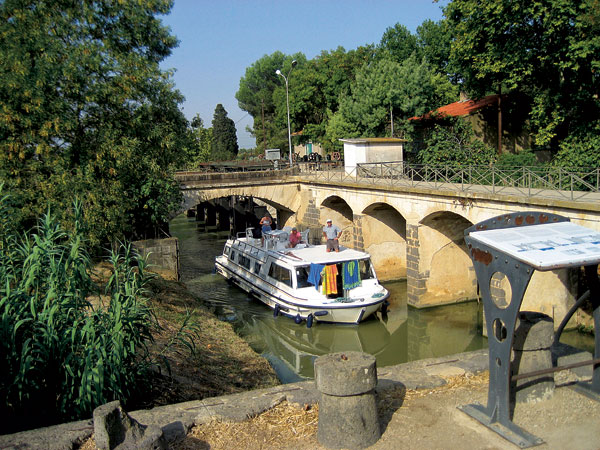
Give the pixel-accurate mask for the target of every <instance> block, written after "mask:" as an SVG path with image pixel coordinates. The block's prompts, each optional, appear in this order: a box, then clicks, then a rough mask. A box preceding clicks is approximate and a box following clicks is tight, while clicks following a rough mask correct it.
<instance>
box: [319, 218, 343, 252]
mask: <svg viewBox="0 0 600 450" xmlns="http://www.w3.org/2000/svg"><path fill="white" fill-rule="evenodd" d="M341 235H342V230H341V229H340V228H339V227H338V226H337V225H333V222H332V221H331V219H327V225H325V226H324V227H323V237H324V238H326V239H327V252H330V251H331V250H334V251H336V252H339V251H340V246H339V242H338V240H339V238H340V236H341Z"/></svg>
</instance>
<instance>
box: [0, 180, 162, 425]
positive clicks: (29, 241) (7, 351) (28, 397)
mask: <svg viewBox="0 0 600 450" xmlns="http://www.w3.org/2000/svg"><path fill="white" fill-rule="evenodd" d="M74 214H75V218H76V220H75V229H74V230H72V231H70V232H69V233H67V232H65V230H63V229H62V228H61V226H60V224H59V223H58V222H57V221H56V220H55V218H54V217H53V216H52V214H51V213H50V212H48V213H47V214H46V215H45V216H44V217H43V218H42V219H41V220H40V221H39V224H38V226H37V227H36V229H35V230H33V231H32V232H31V233H27V234H19V233H17V232H16V231H15V230H14V229H13V228H12V226H11V209H10V199H9V197H8V196H2V186H1V185H0V366H1V368H2V369H1V370H0V416H2V417H9V416H11V415H12V416H14V417H22V416H24V415H30V414H32V413H33V412H35V413H36V414H39V415H40V416H41V415H50V416H51V417H54V418H55V419H56V421H60V420H67V419H75V418H81V417H89V416H90V414H91V412H92V410H93V409H94V408H95V407H96V406H98V405H101V404H103V403H106V402H108V401H112V400H115V399H121V400H124V401H126V399H128V398H130V397H131V395H132V394H133V392H134V390H135V388H136V386H138V385H139V384H140V382H141V380H143V379H144V376H145V375H146V374H147V373H148V369H149V367H150V366H151V364H152V361H151V360H150V358H149V353H148V346H147V344H148V343H149V342H151V340H152V335H151V331H152V327H153V326H154V325H155V324H156V323H157V322H156V319H155V318H154V316H153V314H152V311H151V309H150V307H149V306H148V304H147V300H146V297H145V285H146V283H147V282H148V280H149V274H148V272H147V271H146V269H147V264H146V261H145V260H144V259H143V258H141V257H139V256H138V255H137V254H135V253H134V252H133V251H132V249H131V246H130V245H128V244H121V245H120V247H119V248H118V249H116V250H114V251H112V252H111V254H110V257H109V259H110V262H111V263H112V268H113V273H112V276H111V277H110V280H109V282H108V283H107V287H106V294H107V296H109V298H110V300H109V302H108V305H105V306H100V307H96V308H94V307H92V305H91V304H90V303H89V302H88V301H87V298H89V296H90V295H91V294H92V293H93V292H94V284H93V283H92V281H91V278H90V275H89V274H90V266H91V260H90V257H89V255H88V253H87V251H86V246H85V238H84V230H83V225H82V223H83V222H82V220H81V217H82V211H81V206H80V205H79V204H77V203H76V204H75V208H74ZM1 432H2V430H1V426H0V433H1Z"/></svg>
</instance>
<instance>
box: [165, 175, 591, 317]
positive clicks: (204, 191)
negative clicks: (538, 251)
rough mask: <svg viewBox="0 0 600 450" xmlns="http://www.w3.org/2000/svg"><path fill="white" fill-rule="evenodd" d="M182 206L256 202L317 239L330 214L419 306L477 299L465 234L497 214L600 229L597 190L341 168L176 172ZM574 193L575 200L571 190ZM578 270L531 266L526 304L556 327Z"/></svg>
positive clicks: (381, 273)
mask: <svg viewBox="0 0 600 450" xmlns="http://www.w3.org/2000/svg"><path fill="white" fill-rule="evenodd" d="M177 180H178V182H179V183H180V187H181V191H182V193H183V195H184V199H185V200H184V204H183V205H182V208H181V211H179V212H183V211H185V210H187V209H189V208H192V207H194V206H195V205H197V204H199V203H201V202H205V201H209V200H214V199H217V198H220V197H229V196H244V197H253V198H256V199H260V200H262V201H263V202H265V203H266V204H268V205H271V206H272V207H273V208H274V209H275V210H276V211H277V223H278V225H279V227H283V226H284V225H299V226H300V227H309V228H310V229H311V236H312V238H313V239H314V240H315V241H317V240H319V238H320V235H321V231H320V229H321V227H322V226H323V225H324V224H325V221H326V220H327V219H328V218H331V219H333V222H334V223H335V224H337V225H338V226H340V228H342V229H343V236H342V239H341V241H342V244H344V245H346V246H349V247H353V248H357V249H361V250H366V251H368V252H369V253H370V254H371V256H372V260H373V263H374V265H375V268H376V271H377V274H378V277H379V278H380V279H384V280H385V279H399V278H404V277H406V280H407V289H408V302H409V304H410V305H412V306H415V307H427V306H436V305H442V304H447V303H455V302H459V301H464V300H470V299H475V298H477V297H478V292H477V283H476V277H475V273H474V270H473V266H472V264H471V260H470V258H469V256H468V254H467V248H466V245H465V242H464V239H463V233H464V230H465V229H466V228H468V227H469V226H471V225H473V224H475V223H478V222H481V221H483V220H485V219H489V218H491V217H495V216H498V215H500V214H503V213H512V212H519V211H521V212H523V213H527V212H528V211H545V212H552V213H556V214H560V215H564V216H567V217H569V218H570V219H571V221H572V222H574V223H577V224H579V225H582V226H586V227H588V228H592V229H595V230H598V231H600V194H598V193H590V194H589V195H583V196H581V198H579V199H576V200H573V199H572V198H565V196H564V195H560V193H554V194H553V193H549V195H542V194H540V193H538V194H539V195H538V194H536V195H533V196H529V197H527V196H523V195H522V194H520V193H519V192H518V190H517V191H511V190H506V189H504V190H503V191H502V193H497V192H496V193H490V192H489V189H488V188H485V187H478V186H472V187H471V189H469V190H467V191H466V190H465V189H464V186H455V187H452V186H450V187H449V186H439V185H433V184H428V183H419V185H418V186H408V185H401V184H392V183H389V182H385V180H374V179H372V178H370V179H361V178H360V177H352V176H347V175H345V174H343V173H342V172H339V171H338V172H336V173H330V174H323V173H320V174H318V175H315V174H314V173H301V172H299V171H298V170H297V169H296V170H293V169H288V170H287V171H286V170H280V171H273V170H271V171H264V172H254V173H253V172H245V173H237V174H200V173H193V172H181V173H178V174H177ZM571 197H573V196H571ZM576 278H577V271H572V270H571V271H567V270H564V269H563V270H556V271H551V272H536V273H535V274H534V277H533V278H532V281H531V283H530V288H529V289H528V293H527V294H526V296H525V299H524V302H523V305H522V309H528V310H535V311H540V312H544V313H545V314H548V315H549V316H550V317H554V318H555V323H556V324H557V325H558V323H560V320H562V317H563V316H564V315H565V313H566V312H567V311H568V309H569V308H570V306H571V305H572V303H573V302H574V296H575V295H576V292H575V286H576V285H577V283H576Z"/></svg>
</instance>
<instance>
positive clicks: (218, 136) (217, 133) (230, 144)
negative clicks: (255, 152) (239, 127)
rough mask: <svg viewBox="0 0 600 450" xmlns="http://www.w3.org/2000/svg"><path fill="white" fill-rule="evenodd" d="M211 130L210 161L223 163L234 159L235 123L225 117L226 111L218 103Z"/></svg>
mask: <svg viewBox="0 0 600 450" xmlns="http://www.w3.org/2000/svg"><path fill="white" fill-rule="evenodd" d="M212 130H213V140H212V145H211V159H212V160H213V161H224V160H228V159H233V158H235V157H236V155H237V154H238V143H237V134H236V130H235V123H234V121H233V120H231V119H230V118H229V117H227V111H225V108H223V105H222V104H220V103H219V104H218V105H217V107H216V108H215V114H214V116H213V121H212Z"/></svg>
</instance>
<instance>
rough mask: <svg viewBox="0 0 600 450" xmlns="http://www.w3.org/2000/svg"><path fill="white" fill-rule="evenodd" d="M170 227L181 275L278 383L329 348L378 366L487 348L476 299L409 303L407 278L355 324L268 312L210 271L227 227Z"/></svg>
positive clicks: (180, 221) (306, 371)
mask: <svg viewBox="0 0 600 450" xmlns="http://www.w3.org/2000/svg"><path fill="white" fill-rule="evenodd" d="M170 229H171V234H172V235H173V236H174V237H177V238H178V239H179V247H180V267H181V278H182V281H183V282H184V283H185V284H186V285H187V287H188V289H189V290H190V291H191V292H193V293H194V294H196V295H197V296H198V297H199V298H201V299H203V302H204V304H205V305H206V306H208V307H209V308H211V309H212V310H213V311H214V312H215V314H216V315H217V316H218V317H219V318H220V319H221V320H224V321H227V322H230V323H231V324H232V325H233V327H234V329H235V330H236V332H237V333H238V334H239V335H240V336H242V337H243V338H244V339H245V340H246V341H247V342H248V343H249V344H250V345H251V347H252V348H253V349H254V350H255V351H256V352H258V353H259V354H261V355H262V356H263V357H265V358H266V359H267V360H268V361H269V362H270V363H271V365H272V366H273V368H274V369H275V371H276V373H277V375H278V377H279V379H280V380H281V381H282V382H283V383H291V382H295V381H300V380H303V379H306V378H313V376H314V372H313V363H314V360H315V358H316V357H318V356H320V355H324V354H327V353H331V352H339V351H362V352H366V353H369V354H372V355H374V356H375V357H376V359H377V366H378V367H385V366H390V365H396V364H400V363H404V362H408V361H414V360H419V359H424V358H432V357H442V356H446V355H452V354H455V353H460V352H467V351H472V350H477V349H480V348H485V347H487V339H486V338H485V337H483V336H482V324H483V322H482V320H483V319H482V317H483V314H482V311H483V307H482V305H481V304H480V303H478V302H476V301H473V302H467V303H460V304H456V305H450V306H439V307H435V308H428V309H424V310H421V309H415V308H411V307H408V306H407V303H406V281H390V282H383V283H382V284H383V285H384V286H385V287H386V289H388V290H389V291H390V298H389V301H390V307H389V312H388V314H387V317H386V318H381V316H380V315H379V314H377V316H376V317H375V316H373V317H371V318H370V319H369V320H367V321H365V322H363V323H361V324H360V325H336V324H322V323H317V324H315V325H313V327H312V328H307V327H306V324H305V323H302V324H296V323H295V322H294V321H293V320H291V319H289V318H286V317H281V316H279V317H273V311H272V310H271V309H270V308H268V307H267V306H265V305H264V304H263V303H261V302H260V301H258V300H256V299H254V298H249V297H248V296H247V294H246V293H245V292H243V291H242V290H241V289H239V288H237V287H236V286H232V285H230V284H228V283H227V282H226V281H225V280H224V279H223V278H222V277H221V276H220V275H217V274H215V273H214V258H215V256H217V255H219V254H221V253H222V251H223V246H224V244H225V241H226V239H227V235H228V232H216V231H206V230H205V228H204V225H202V224H199V223H198V222H196V221H195V219H194V218H187V217H186V216H185V215H180V216H178V217H176V218H175V219H174V220H173V221H171V223H170ZM575 338H578V337H577V336H575ZM563 341H564V339H563Z"/></svg>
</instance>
